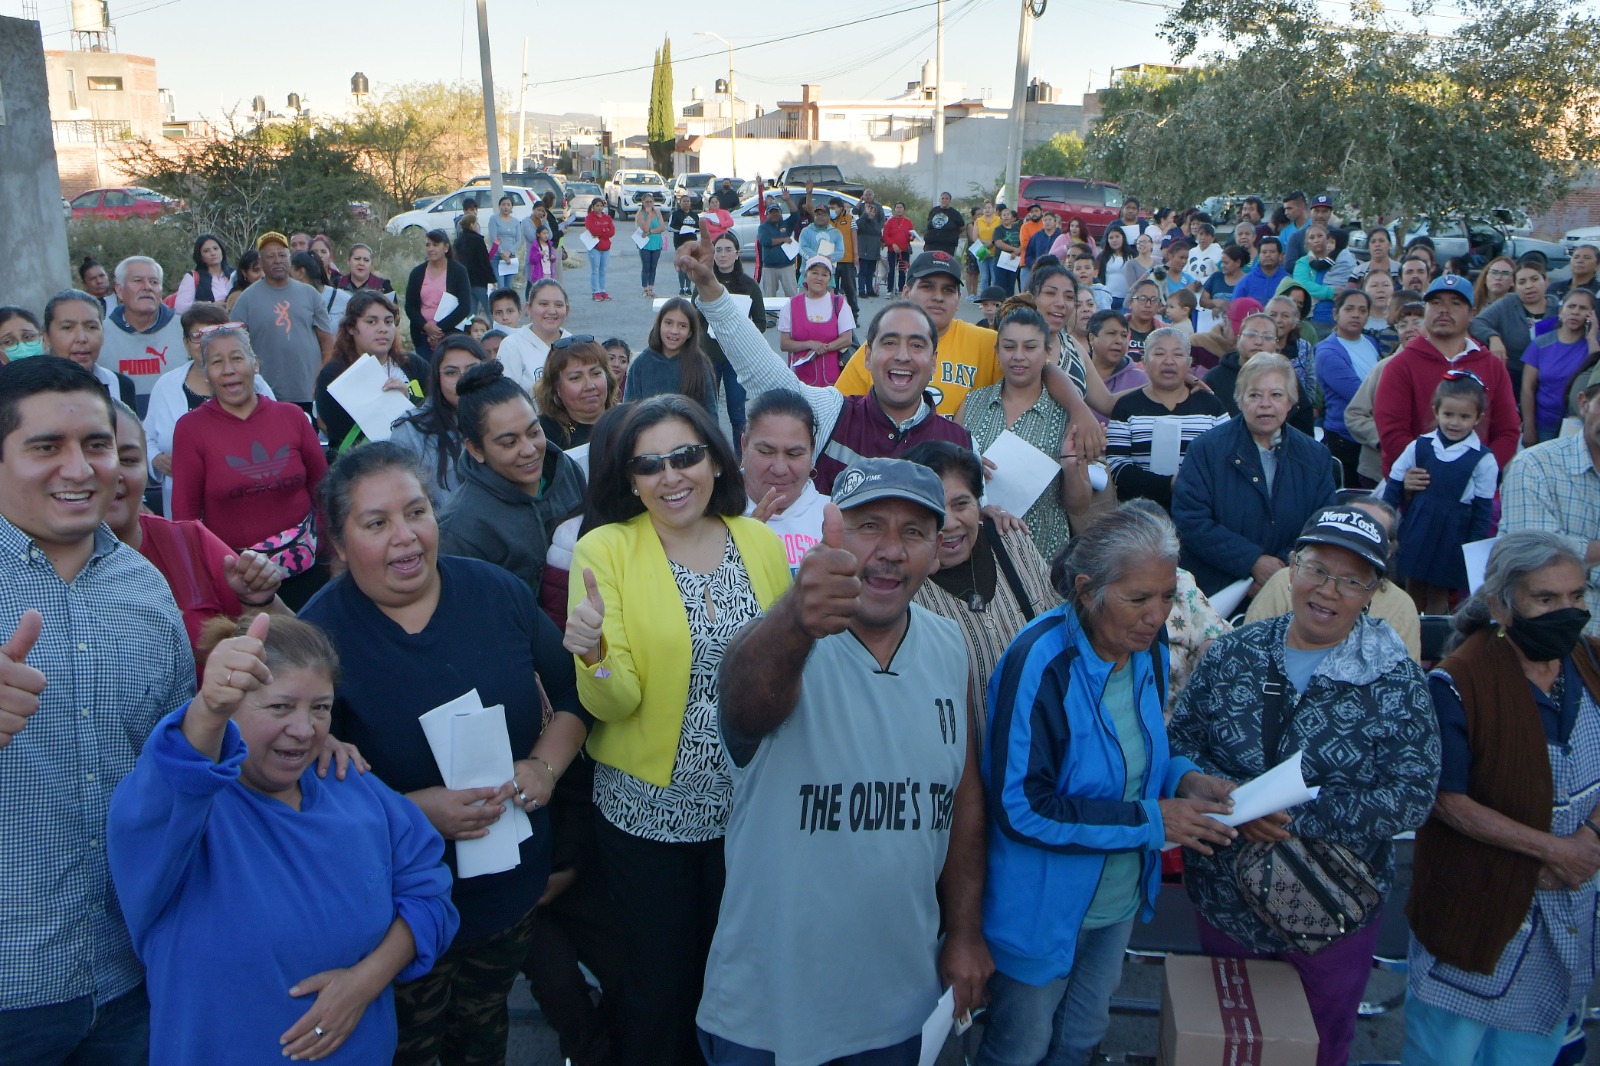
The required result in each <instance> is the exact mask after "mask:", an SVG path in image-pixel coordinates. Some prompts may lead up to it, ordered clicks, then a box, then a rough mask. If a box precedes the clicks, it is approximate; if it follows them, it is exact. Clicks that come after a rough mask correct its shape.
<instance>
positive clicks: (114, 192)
mask: <svg viewBox="0 0 1600 1066" xmlns="http://www.w3.org/2000/svg"><path fill="white" fill-rule="evenodd" d="M106 206H107V207H132V206H133V194H132V193H129V192H127V191H125V190H123V189H109V190H107V192H106Z"/></svg>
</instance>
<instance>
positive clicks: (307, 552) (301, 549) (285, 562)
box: [250, 511, 317, 577]
mask: <svg viewBox="0 0 1600 1066" xmlns="http://www.w3.org/2000/svg"><path fill="white" fill-rule="evenodd" d="M250 550H251V551H253V552H260V553H261V554H262V555H265V556H266V557H267V558H269V559H271V560H272V561H273V562H275V563H277V564H278V567H279V569H281V570H282V571H283V574H284V576H285V577H294V576H295V575H296V574H303V573H305V572H306V571H307V570H310V569H311V568H312V567H313V566H315V565H316V563H317V513H316V512H315V511H312V512H311V513H310V514H308V515H306V517H305V519H304V520H303V521H302V522H301V523H300V524H299V525H297V526H290V527H289V528H288V529H285V530H283V531H282V532H281V533H274V534H273V535H272V536H270V537H268V538H267V539H266V540H264V541H262V542H261V543H260V544H252V545H250Z"/></svg>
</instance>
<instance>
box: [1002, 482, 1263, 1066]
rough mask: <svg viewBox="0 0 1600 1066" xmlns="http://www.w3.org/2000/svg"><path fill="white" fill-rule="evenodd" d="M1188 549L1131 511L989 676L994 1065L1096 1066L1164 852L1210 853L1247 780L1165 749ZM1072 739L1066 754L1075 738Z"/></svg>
mask: <svg viewBox="0 0 1600 1066" xmlns="http://www.w3.org/2000/svg"><path fill="white" fill-rule="evenodd" d="M1177 563H1178V536H1177V532H1176V531H1175V530H1174V529H1173V527H1172V522H1171V521H1170V520H1169V519H1168V518H1167V516H1166V515H1164V514H1162V513H1161V511H1160V509H1159V508H1157V507H1156V506H1155V505H1154V504H1151V503H1149V502H1147V501H1142V500H1141V501H1135V502H1133V503H1127V504H1123V505H1121V506H1120V507H1118V508H1117V509H1116V510H1115V511H1113V512H1111V513H1110V514H1108V515H1107V516H1106V517H1105V518H1103V519H1101V520H1100V521H1099V522H1097V523H1096V524H1095V525H1093V526H1091V527H1090V528H1089V530H1088V531H1087V532H1086V533H1084V534H1083V535H1082V536H1080V537H1078V538H1077V539H1076V540H1075V541H1074V542H1073V545H1072V548H1071V549H1070V550H1069V551H1068V552H1067V553H1066V554H1065V555H1064V556H1063V557H1062V558H1061V559H1060V560H1059V561H1058V562H1057V564H1056V566H1055V567H1054V568H1053V571H1054V572H1053V573H1052V575H1051V577H1052V579H1053V584H1054V586H1055V591H1056V592H1057V593H1058V594H1059V595H1060V596H1062V598H1063V599H1064V600H1065V602H1064V603H1063V604H1062V605H1061V606H1059V607H1056V608H1054V609H1052V610H1050V611H1048V612H1046V613H1044V614H1042V615H1040V616H1039V617H1038V618H1036V619H1034V621H1033V622H1032V623H1030V624H1029V625H1028V626H1027V628H1025V629H1024V630H1023V631H1022V633H1021V634H1020V635H1019V636H1018V637H1017V639H1016V640H1015V641H1014V642H1013V643H1012V645H1011V646H1010V647H1009V648H1008V649H1007V650H1006V652H1005V654H1004V655H1002V656H1001V658H1000V663H999V666H998V668H997V669H996V670H995V672H994V674H993V676H992V677H991V678H990V681H989V734H988V735H989V742H988V744H987V745H986V746H985V751H984V756H983V762H982V768H983V777H984V784H985V785H986V786H987V788H988V792H989V810H990V812H991V815H992V817H993V820H994V822H995V824H994V825H993V826H992V827H991V829H990V832H989V875H988V888H987V891H985V893H984V901H983V926H984V930H983V931H984V938H985V939H986V940H987V941H988V944H989V950H990V952H991V953H992V954H993V956H994V963H995V968H996V972H995V975H994V977H993V979H992V980H991V981H990V984H989V997H990V998H989V1024H988V1030H987V1031H986V1032H985V1033H984V1038H983V1045H982V1047H981V1048H980V1049H979V1052H978V1060H977V1061H978V1062H979V1063H980V1066H1012V1064H1016V1066H1022V1064H1030V1066H1031V1064H1033V1063H1038V1062H1041V1061H1048V1062H1051V1063H1063V1064H1065V1063H1073V1064H1081V1063H1085V1062H1087V1061H1088V1057H1089V1054H1090V1052H1091V1051H1092V1050H1093V1049H1094V1047H1095V1045H1097V1044H1098V1043H1099V1042H1100V1038H1101V1037H1102V1036H1104V1035H1105V1031H1106V1028H1107V1025H1108V1024H1109V1021H1110V1003H1111V993H1112V992H1113V991H1115V989H1116V986H1117V983H1118V982H1119V981H1120V980H1121V977H1122V953H1123V949H1124V948H1125V947H1126V946H1127V943H1128V934H1129V933H1130V931H1131V930H1132V928H1133V920H1134V918H1135V916H1137V915H1142V916H1143V917H1144V919H1145V920H1146V921H1148V920H1149V919H1150V917H1151V916H1152V914H1153V913H1154V900H1155V894H1156V892H1157V890H1158V889H1159V887H1160V876H1161V872H1160V871H1161V862H1160V858H1159V853H1160V850H1161V846H1162V844H1163V843H1164V842H1165V841H1169V840H1170V841H1172V842H1174V843H1178V844H1184V845H1187V846H1189V847H1192V848H1194V849H1195V851H1196V852H1197V853H1200V854H1206V855H1209V854H1210V853H1211V847H1212V845H1225V844H1228V843H1230V842H1231V841H1232V840H1233V838H1234V836H1235V833H1234V830H1232V829H1229V828H1227V827H1225V826H1223V825H1222V824H1220V823H1219V822H1217V821H1216V820H1215V819H1213V818H1210V817H1208V815H1209V814H1222V813H1226V812H1227V811H1228V810H1230V809H1231V806H1232V804H1231V802H1230V801H1229V800H1228V792H1229V791H1230V790H1231V788H1232V785H1231V784H1230V783H1228V782H1227V781H1223V780H1221V779H1219V778H1216V777H1210V776H1207V775H1206V774H1204V773H1201V772H1199V770H1198V769H1197V768H1196V767H1195V765H1194V763H1192V762H1190V761H1189V760H1188V759H1186V758H1183V757H1181V756H1179V757H1174V756H1173V755H1172V754H1171V753H1169V751H1168V748H1167V734H1166V729H1165V728H1164V727H1163V725H1162V704H1163V702H1164V699H1165V689H1166V683H1167V655H1166V650H1165V645H1164V644H1163V643H1162V642H1160V641H1159V640H1158V639H1157V637H1158V636H1159V635H1160V633H1161V627H1162V625H1163V624H1164V623H1165V622H1166V619H1167V614H1168V611H1169V610H1170V609H1171V606H1172V599H1173V594H1174V591H1175V589H1176V587H1177ZM1069 737H1070V738H1071V741H1072V742H1071V743H1070V744H1069V743H1067V742H1066V741H1067V738H1069Z"/></svg>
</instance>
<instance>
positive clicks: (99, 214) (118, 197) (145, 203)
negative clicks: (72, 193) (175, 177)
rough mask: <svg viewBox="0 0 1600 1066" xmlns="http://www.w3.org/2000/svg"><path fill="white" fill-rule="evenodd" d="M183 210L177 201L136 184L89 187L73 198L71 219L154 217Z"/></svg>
mask: <svg viewBox="0 0 1600 1066" xmlns="http://www.w3.org/2000/svg"><path fill="white" fill-rule="evenodd" d="M182 209H183V205H182V204H180V203H179V202H178V201H177V200H174V199H172V198H171V197H168V196H162V195H161V194H160V193H158V192H154V191H152V190H150V189H143V188H140V187H138V186H127V187H124V188H118V189H90V190H89V191H88V192H86V193H83V194H82V195H80V196H76V197H74V198H73V200H72V217H73V218H148V219H157V218H160V217H161V216H162V215H165V214H170V213H171V212H173V211H181V210H182Z"/></svg>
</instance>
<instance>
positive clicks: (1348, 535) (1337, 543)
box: [1294, 507, 1389, 577]
mask: <svg viewBox="0 0 1600 1066" xmlns="http://www.w3.org/2000/svg"><path fill="white" fill-rule="evenodd" d="M1307 544H1325V545H1327V546H1328V547H1330V548H1343V549H1344V550H1345V551H1347V552H1353V553H1354V554H1356V555H1358V556H1360V557H1361V558H1363V559H1365V560H1366V561H1367V562H1368V563H1371V564H1372V568H1373V570H1375V571H1377V574H1378V576H1379V577H1382V576H1383V574H1384V571H1385V570H1387V569H1388V566H1389V533H1388V531H1387V530H1385V529H1384V528H1383V525H1382V523H1380V522H1379V521H1378V520H1377V519H1375V518H1373V517H1372V516H1371V515H1370V514H1368V513H1367V512H1365V511H1362V510H1358V509H1356V508H1354V507H1324V508H1323V509H1322V510H1320V511H1318V512H1317V513H1316V514H1314V515H1312V516H1311V521H1309V522H1307V523H1306V524H1305V528H1304V529H1302V530H1301V531H1300V537H1299V539H1297V540H1296V541H1295V542H1294V546H1295V547H1296V548H1303V547H1305V546H1306V545H1307Z"/></svg>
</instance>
